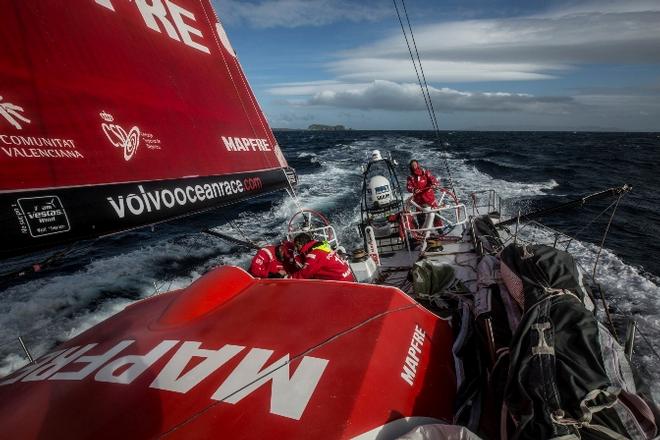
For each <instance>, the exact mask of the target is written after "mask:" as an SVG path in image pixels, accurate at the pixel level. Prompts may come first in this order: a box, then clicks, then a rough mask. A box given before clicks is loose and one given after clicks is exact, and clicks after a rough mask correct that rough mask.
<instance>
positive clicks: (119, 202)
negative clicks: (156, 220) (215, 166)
mask: <svg viewBox="0 0 660 440" xmlns="http://www.w3.org/2000/svg"><path fill="white" fill-rule="evenodd" d="M262 188H263V182H262V181H261V178H259V177H248V178H245V179H243V180H240V179H230V180H218V181H214V182H209V183H201V184H196V185H181V186H178V185H177V186H174V187H170V188H157V189H151V190H145V189H144V187H143V186H142V185H138V186H137V191H136V192H135V193H131V194H127V195H120V196H117V197H107V201H108V203H109V204H110V206H112V209H113V210H114V211H115V213H116V214H117V217H119V218H125V217H126V216H127V215H134V216H140V215H143V214H147V213H150V212H154V211H156V212H157V211H161V210H163V209H165V210H167V209H177V208H178V207H183V206H186V205H196V204H200V203H206V204H208V203H213V202H214V201H216V199H222V198H227V197H231V196H234V195H236V194H240V193H243V192H245V191H259V190H261V189H262ZM190 209H195V208H194V207H191V208H190Z"/></svg>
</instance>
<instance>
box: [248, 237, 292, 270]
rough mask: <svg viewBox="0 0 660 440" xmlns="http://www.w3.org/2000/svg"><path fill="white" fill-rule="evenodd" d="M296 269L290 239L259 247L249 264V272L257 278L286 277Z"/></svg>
mask: <svg viewBox="0 0 660 440" xmlns="http://www.w3.org/2000/svg"><path fill="white" fill-rule="evenodd" d="M297 269H298V266H297V265H296V260H295V259H294V256H293V243H291V242H290V241H284V242H282V243H281V244H279V245H277V246H275V245H273V246H266V247H264V248H261V249H259V251H257V254H256V255H255V256H254V258H253V259H252V264H250V273H251V274H252V275H253V276H255V277H258V278H286V277H287V276H289V275H291V274H292V273H294V272H295V271H296V270H297Z"/></svg>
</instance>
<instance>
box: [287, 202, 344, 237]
mask: <svg viewBox="0 0 660 440" xmlns="http://www.w3.org/2000/svg"><path fill="white" fill-rule="evenodd" d="M328 226H331V225H330V221H329V220H328V219H327V218H326V217H325V216H324V215H323V214H321V213H320V212H318V211H314V210H313V209H307V208H305V209H302V210H300V211H298V212H296V213H295V214H293V216H291V218H290V219H289V225H288V226H287V232H288V234H289V235H291V233H292V232H307V231H310V233H312V234H313V233H314V231H319V230H327V231H328V237H327V238H326V239H327V240H328V241H333V240H334V239H335V236H334V229H333V228H332V227H330V228H328Z"/></svg>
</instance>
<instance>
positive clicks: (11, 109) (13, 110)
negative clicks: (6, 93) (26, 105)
mask: <svg viewBox="0 0 660 440" xmlns="http://www.w3.org/2000/svg"><path fill="white" fill-rule="evenodd" d="M23 112H24V110H23V107H21V106H19V105H16V104H12V103H11V102H2V96H0V116H3V117H4V118H5V119H6V120H7V122H9V123H10V124H11V125H13V126H14V127H15V128H16V129H17V130H22V129H23V126H22V125H21V122H23V123H27V124H29V123H30V122H32V121H30V120H29V119H28V118H26V117H25V116H23V115H22V114H21V113H23Z"/></svg>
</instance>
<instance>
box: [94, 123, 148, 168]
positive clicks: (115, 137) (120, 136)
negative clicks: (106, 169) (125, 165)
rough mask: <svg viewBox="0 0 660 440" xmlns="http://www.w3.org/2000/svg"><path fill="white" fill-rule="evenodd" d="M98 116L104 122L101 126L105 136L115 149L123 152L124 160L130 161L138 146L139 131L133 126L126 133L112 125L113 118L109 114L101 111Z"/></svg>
mask: <svg viewBox="0 0 660 440" xmlns="http://www.w3.org/2000/svg"><path fill="white" fill-rule="evenodd" d="M99 115H100V116H101V119H103V120H104V121H105V122H103V123H102V124H101V128H103V133H105V136H106V137H107V138H108V140H109V141H110V142H111V143H112V145H114V146H115V147H116V148H122V149H123V150H124V159H125V160H127V161H129V160H131V158H132V157H133V155H134V154H135V152H136V151H137V149H138V146H140V129H139V128H138V127H135V126H134V127H132V128H131V129H130V130H129V131H128V133H127V132H126V130H124V129H123V128H122V127H121V126H119V125H117V124H112V122H114V120H115V118H114V117H113V116H112V115H111V114H109V113H106V112H105V111H102V112H101V113H100V114H99Z"/></svg>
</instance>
